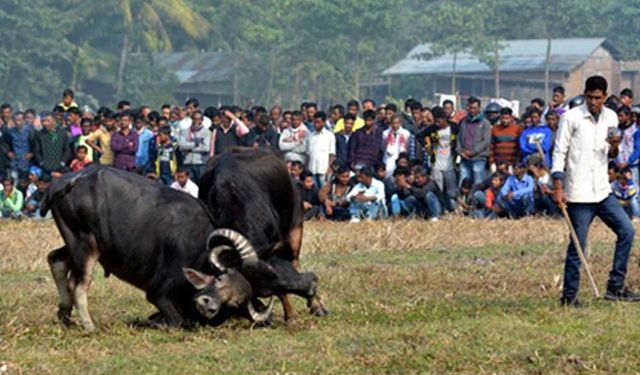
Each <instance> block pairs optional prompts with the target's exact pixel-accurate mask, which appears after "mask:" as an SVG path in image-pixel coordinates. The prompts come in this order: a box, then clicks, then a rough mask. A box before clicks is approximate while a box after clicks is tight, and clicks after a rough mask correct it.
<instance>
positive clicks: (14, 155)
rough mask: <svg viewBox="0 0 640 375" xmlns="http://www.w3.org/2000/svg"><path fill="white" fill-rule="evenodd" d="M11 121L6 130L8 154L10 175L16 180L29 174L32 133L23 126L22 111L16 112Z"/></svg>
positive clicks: (31, 156) (31, 154)
mask: <svg viewBox="0 0 640 375" xmlns="http://www.w3.org/2000/svg"><path fill="white" fill-rule="evenodd" d="M13 123H14V127H13V128H12V129H9V131H8V133H9V134H8V138H9V143H10V148H11V151H10V152H9V154H8V156H9V159H10V160H11V175H12V177H13V179H14V180H17V179H23V178H25V177H27V175H28V174H29V166H30V165H31V160H32V159H33V133H32V132H31V131H30V130H29V129H28V128H27V127H26V126H25V123H24V115H23V113H22V112H16V114H15V115H14V116H13ZM0 152H1V151H0Z"/></svg>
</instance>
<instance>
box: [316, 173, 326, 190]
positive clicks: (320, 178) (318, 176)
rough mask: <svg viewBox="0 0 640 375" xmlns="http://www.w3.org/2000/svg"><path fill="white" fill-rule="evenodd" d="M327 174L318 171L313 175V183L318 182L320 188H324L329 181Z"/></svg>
mask: <svg viewBox="0 0 640 375" xmlns="http://www.w3.org/2000/svg"><path fill="white" fill-rule="evenodd" d="M326 176H327V175H326V174H324V173H316V174H314V175H313V183H314V184H316V186H317V187H318V189H322V187H323V186H324V185H325V184H326V183H327V179H326Z"/></svg>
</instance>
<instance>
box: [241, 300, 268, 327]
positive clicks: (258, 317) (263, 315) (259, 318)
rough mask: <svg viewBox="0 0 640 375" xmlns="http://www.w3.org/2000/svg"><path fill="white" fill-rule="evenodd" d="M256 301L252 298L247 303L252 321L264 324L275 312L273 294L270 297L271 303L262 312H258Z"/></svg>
mask: <svg viewBox="0 0 640 375" xmlns="http://www.w3.org/2000/svg"><path fill="white" fill-rule="evenodd" d="M254 301H255V300H251V301H249V303H248V304H247V310H248V311H249V317H251V321H253V322H254V323H256V324H264V323H266V322H268V321H269V319H271V315H272V314H273V302H274V301H273V296H270V297H269V303H268V304H267V307H266V308H265V309H264V311H262V312H258V310H257V309H256V307H255V306H254Z"/></svg>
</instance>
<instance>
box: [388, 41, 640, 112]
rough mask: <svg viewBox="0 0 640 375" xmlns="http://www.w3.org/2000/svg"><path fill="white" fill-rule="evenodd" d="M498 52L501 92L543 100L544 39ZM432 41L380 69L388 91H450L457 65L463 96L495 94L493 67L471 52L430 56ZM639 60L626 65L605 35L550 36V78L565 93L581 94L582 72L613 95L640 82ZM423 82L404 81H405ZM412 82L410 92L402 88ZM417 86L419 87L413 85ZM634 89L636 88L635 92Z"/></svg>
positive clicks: (509, 44) (506, 44)
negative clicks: (598, 79) (605, 85)
mask: <svg viewBox="0 0 640 375" xmlns="http://www.w3.org/2000/svg"><path fill="white" fill-rule="evenodd" d="M501 47H502V48H501V49H500V51H499V62H500V63H499V77H500V96H501V97H503V98H508V99H516V100H520V101H521V102H522V103H523V104H525V105H526V104H528V103H529V101H530V100H531V99H533V98H535V97H540V98H543V99H545V98H546V97H547V94H548V93H545V91H544V83H545V61H546V51H547V40H546V39H528V40H507V41H503V42H501ZM430 52H431V45H430V44H429V43H427V44H420V45H418V46H416V47H415V48H413V49H412V50H411V51H410V52H409V54H408V55H407V57H405V58H404V59H403V60H400V61H399V62H397V63H396V64H395V65H393V66H392V67H390V68H388V69H386V70H385V71H384V72H382V76H385V77H387V78H389V80H390V91H391V95H392V96H396V97H408V96H413V97H416V98H426V99H428V100H432V99H433V98H434V96H435V94H436V93H446V94H450V93H452V92H451V91H452V75H453V71H454V70H453V67H454V62H455V66H456V69H455V71H456V91H457V92H458V94H459V95H460V96H462V97H464V96H468V95H475V96H479V97H494V96H495V93H496V88H495V72H494V71H492V69H491V68H490V67H489V66H488V65H487V64H486V63H484V62H482V61H480V60H479V58H478V57H477V56H474V55H472V54H470V53H466V52H465V53H459V54H457V55H456V56H455V57H454V55H452V54H444V55H442V56H435V57H431V58H429V53H430ZM639 69H640V63H637V62H633V63H629V64H625V63H623V62H622V61H620V59H619V55H618V53H617V51H616V50H615V49H614V48H613V47H612V46H611V45H609V43H607V41H606V40H605V39H604V38H575V39H553V40H552V41H551V53H550V65H549V72H550V73H549V82H550V85H549V86H550V88H552V87H554V86H556V85H562V86H564V87H565V90H566V93H567V97H571V96H574V95H578V94H580V93H581V92H582V91H583V89H584V81H585V80H586V78H587V77H589V76H591V75H594V74H599V75H602V76H603V77H605V78H606V79H607V81H608V82H609V87H610V89H609V92H610V93H613V94H616V95H617V94H618V93H619V92H620V90H621V89H622V88H624V87H631V88H635V87H637V85H638V84H640V76H638V70H639ZM408 79H410V80H419V81H420V82H422V84H419V85H416V84H412V85H404V84H403V82H407V80H408ZM406 86H409V87H414V88H413V89H410V90H411V91H412V92H404V91H406V90H405V89H403V87H406ZM416 87H418V88H416ZM636 92H637V91H636Z"/></svg>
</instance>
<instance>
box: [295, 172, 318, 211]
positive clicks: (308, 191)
mask: <svg viewBox="0 0 640 375" xmlns="http://www.w3.org/2000/svg"><path fill="white" fill-rule="evenodd" d="M298 187H299V189H300V196H301V197H302V206H303V208H304V219H305V220H311V219H314V218H319V217H322V204H321V202H320V198H319V195H318V193H319V190H318V187H317V186H316V184H315V182H314V179H313V173H311V172H310V171H304V172H302V173H301V174H300V183H299V184H298Z"/></svg>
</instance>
